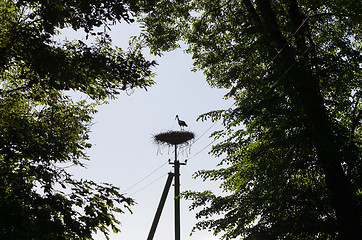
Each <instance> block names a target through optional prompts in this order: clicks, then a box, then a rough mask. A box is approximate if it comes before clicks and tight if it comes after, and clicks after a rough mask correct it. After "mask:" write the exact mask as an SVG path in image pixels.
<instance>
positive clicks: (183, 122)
mask: <svg viewBox="0 0 362 240" xmlns="http://www.w3.org/2000/svg"><path fill="white" fill-rule="evenodd" d="M175 119H177V122H178V125H180V128H181V130H182V129H183V127H187V124H186V123H185V121H182V120H180V119H179V118H178V115H176V118H175Z"/></svg>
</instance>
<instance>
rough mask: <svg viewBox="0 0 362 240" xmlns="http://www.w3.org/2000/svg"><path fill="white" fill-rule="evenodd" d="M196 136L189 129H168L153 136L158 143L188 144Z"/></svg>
mask: <svg viewBox="0 0 362 240" xmlns="http://www.w3.org/2000/svg"><path fill="white" fill-rule="evenodd" d="M194 138H195V134H194V133H193V132H189V131H167V132H163V133H159V134H156V135H154V136H153V139H154V140H155V142H156V143H157V144H167V145H182V144H188V143H189V142H190V140H192V139H194Z"/></svg>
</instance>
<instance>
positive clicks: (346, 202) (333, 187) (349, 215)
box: [256, 0, 362, 239]
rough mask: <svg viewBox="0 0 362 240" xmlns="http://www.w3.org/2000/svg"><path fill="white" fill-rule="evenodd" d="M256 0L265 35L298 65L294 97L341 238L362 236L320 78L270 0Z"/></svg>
mask: <svg viewBox="0 0 362 240" xmlns="http://www.w3.org/2000/svg"><path fill="white" fill-rule="evenodd" d="M256 2H257V7H258V10H259V12H260V15H261V19H262V24H263V25H264V29H265V34H267V35H268V36H269V37H270V40H271V41H272V42H273V44H274V45H275V46H276V47H277V48H278V49H282V52H281V53H280V54H279V55H280V56H279V58H280V59H281V62H283V63H284V65H285V69H289V67H290V66H291V64H295V65H294V67H293V69H292V70H291V71H290V72H289V73H288V78H289V80H290V82H289V84H291V85H292V86H293V87H294V91H295V92H296V94H297V96H291V99H297V101H298V103H297V104H298V105H300V106H301V108H302V112H303V114H304V115H305V116H306V119H307V122H306V126H308V128H309V132H310V134H311V139H313V142H314V145H315V148H316V151H317V156H318V161H319V163H320V165H321V166H322V168H323V171H324V174H325V181H326V185H327V188H328V192H329V198H330V201H331V205H332V207H333V208H334V210H335V212H336V216H337V221H338V225H339V229H338V232H339V239H362V233H361V224H360V216H359V211H358V206H357V203H356V201H355V199H354V195H353V189H352V184H351V182H350V180H349V179H348V178H347V176H346V175H345V173H344V171H343V169H342V166H341V162H342V159H343V156H342V153H341V149H342V147H341V146H340V145H339V143H338V142H337V141H336V136H335V134H334V132H333V127H332V122H331V120H330V119H329V117H328V112H327V109H326V108H325V106H324V100H323V97H322V96H321V94H320V92H319V85H318V81H317V79H316V78H315V76H314V75H313V73H312V71H311V68H310V67H308V66H304V65H303V63H301V62H297V60H296V59H297V58H296V56H295V52H298V49H297V50H294V51H293V50H292V48H291V47H289V45H288V44H287V40H286V38H285V37H284V36H283V34H282V33H281V31H280V30H279V28H278V25H277V23H276V20H275V15H274V13H273V11H272V8H271V5H270V2H269V0H257V1H256ZM293 7H295V5H294V6H293ZM294 10H295V9H294ZM292 12H293V11H292ZM294 12H295V11H294ZM304 46H305V45H304ZM299 50H300V49H299ZM303 51H304V50H303ZM299 52H300V51H299Z"/></svg>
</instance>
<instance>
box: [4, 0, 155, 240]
mask: <svg viewBox="0 0 362 240" xmlns="http://www.w3.org/2000/svg"><path fill="white" fill-rule="evenodd" d="M136 3H137V2H135V1H123V2H120V1H116V0H99V1H98V0H96V1H90V2H85V1H68V0H65V1H63V0H59V1H48V0H38V1H37V0H34V1H22V0H5V1H1V2H0V213H1V217H0V239H14V240H17V239H19V240H20V239H21V240H22V239H93V237H92V234H93V233H94V232H97V231H101V232H103V233H104V234H105V235H106V237H107V238H108V233H109V230H112V231H113V232H115V233H117V232H119V231H120V229H119V220H117V218H116V217H117V215H118V214H119V213H123V212H124V209H126V210H130V209H129V208H130V207H131V206H132V205H133V200H132V199H130V198H127V197H125V196H123V195H122V194H121V193H120V191H119V188H117V187H115V186H113V185H111V184H107V183H104V184H97V183H95V182H93V181H89V180H77V179H76V178H75V177H74V176H72V175H71V174H69V173H68V172H67V168H68V167H71V166H80V167H83V166H84V161H85V160H88V156H87V155H86V149H88V148H90V147H91V144H90V143H89V131H90V126H91V121H92V116H93V114H94V113H95V112H96V110H95V107H96V106H97V105H98V104H100V103H103V101H104V100H106V99H107V98H114V97H115V96H116V94H118V93H120V92H121V91H124V90H129V89H134V88H145V89H146V88H147V87H149V86H151V85H153V83H154V82H153V80H152V77H153V73H152V71H151V68H152V67H153V66H154V65H155V62H153V61H147V60H146V59H145V58H144V57H143V55H142V53H141V49H138V48H133V49H129V50H128V51H123V50H122V49H119V48H116V47H113V46H112V45H111V38H110V37H109V35H108V33H107V31H108V30H107V28H108V27H109V26H110V25H112V24H114V23H116V22H119V21H121V20H122V19H123V20H124V21H126V22H128V23H130V22H132V21H133V20H132V12H131V11H132V9H133V10H134V9H137V8H139V6H136ZM66 27H71V28H73V29H74V30H78V29H82V30H84V31H85V32H86V34H89V35H94V36H97V40H96V41H95V42H94V43H92V44H87V43H86V42H84V41H74V42H68V41H64V42H60V41H56V40H55V37H56V34H57V33H58V31H59V30H61V29H63V28H66ZM98 27H104V29H105V30H103V31H100V32H97V30H96V29H97V28H98ZM73 93H76V94H82V95H85V96H88V97H90V98H91V99H92V100H95V101H92V102H93V103H89V102H87V101H85V100H80V101H73V100H72V98H71V97H70V96H67V95H69V94H70V95H71V94H73Z"/></svg>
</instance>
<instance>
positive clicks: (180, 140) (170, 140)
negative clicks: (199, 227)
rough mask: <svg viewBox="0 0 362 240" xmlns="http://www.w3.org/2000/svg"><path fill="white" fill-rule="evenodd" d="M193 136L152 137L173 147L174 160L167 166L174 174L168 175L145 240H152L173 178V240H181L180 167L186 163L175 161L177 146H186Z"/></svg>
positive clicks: (167, 134) (172, 133) (170, 133)
mask: <svg viewBox="0 0 362 240" xmlns="http://www.w3.org/2000/svg"><path fill="white" fill-rule="evenodd" d="M194 137H195V135H194V134H193V133H192V132H188V131H168V132H165V133H160V134H157V135H155V136H154V139H155V141H156V142H157V143H159V144H167V145H168V146H174V147H175V160H174V161H173V162H171V160H169V164H172V165H173V167H174V173H169V175H168V178H167V182H166V185H165V188H164V190H163V193H162V196H161V200H160V203H159V205H158V209H157V212H156V215H155V218H154V220H153V223H152V226H151V230H150V232H149V235H148V238H147V240H152V239H153V236H154V234H155V231H156V228H157V224H158V221H159V219H160V216H161V213H162V209H163V206H164V205H165V201H166V197H167V194H168V191H169V189H170V185H171V182H172V178H173V177H174V178H175V182H174V186H175V190H174V202H175V240H181V224H180V223H181V221H180V165H186V161H187V160H185V162H184V163H180V161H179V160H178V159H177V146H178V145H182V144H184V145H185V144H186V145H187V144H188V143H189V141H190V140H191V139H193V138H194Z"/></svg>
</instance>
